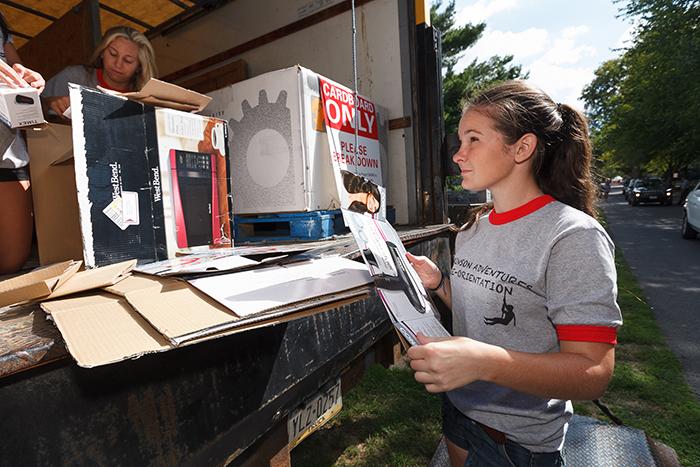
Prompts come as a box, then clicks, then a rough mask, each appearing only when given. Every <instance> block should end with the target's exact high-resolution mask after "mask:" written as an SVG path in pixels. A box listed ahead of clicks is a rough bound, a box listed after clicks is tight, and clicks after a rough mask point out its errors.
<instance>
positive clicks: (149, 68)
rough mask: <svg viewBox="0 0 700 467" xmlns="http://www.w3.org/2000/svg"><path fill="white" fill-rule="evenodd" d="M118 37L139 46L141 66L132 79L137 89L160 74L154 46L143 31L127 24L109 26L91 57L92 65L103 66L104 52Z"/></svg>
mask: <svg viewBox="0 0 700 467" xmlns="http://www.w3.org/2000/svg"><path fill="white" fill-rule="evenodd" d="M118 37H123V38H124V39H128V40H130V41H131V42H133V43H134V44H136V45H137V46H138V47H139V54H138V59H139V67H138V68H137V69H136V74H135V75H134V78H133V79H132V83H131V84H132V85H133V87H134V89H135V90H136V91H138V90H139V89H141V88H142V87H143V86H144V85H145V84H146V83H147V82H148V80H149V79H151V78H156V77H157V76H158V69H157V68H156V57H155V53H154V52H153V46H152V45H151V42H150V41H149V40H148V38H147V37H146V36H144V35H143V33H140V32H139V31H137V30H136V29H133V28H130V27H127V26H115V27H113V28H109V29H108V30H107V31H106V32H105V34H104V36H102V41H100V44H99V45H98V46H97V48H96V49H95V51H94V52H93V53H92V57H91V58H90V66H92V67H94V68H102V67H103V64H102V52H104V51H105V49H106V48H107V47H109V44H111V43H112V41H113V40H114V39H116V38H118Z"/></svg>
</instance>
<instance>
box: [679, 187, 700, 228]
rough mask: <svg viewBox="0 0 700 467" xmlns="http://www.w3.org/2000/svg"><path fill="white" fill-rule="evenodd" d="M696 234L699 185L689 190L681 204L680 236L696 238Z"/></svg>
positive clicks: (698, 226)
mask: <svg viewBox="0 0 700 467" xmlns="http://www.w3.org/2000/svg"><path fill="white" fill-rule="evenodd" d="M698 232H700V183H698V184H697V185H695V188H693V189H692V190H690V193H688V197H687V198H686V199H685V203H683V223H682V224H681V235H682V236H683V238H685V239H688V240H691V239H693V238H696V237H697V236H698Z"/></svg>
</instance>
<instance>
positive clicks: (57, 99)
mask: <svg viewBox="0 0 700 467" xmlns="http://www.w3.org/2000/svg"><path fill="white" fill-rule="evenodd" d="M44 102H46V106H47V107H48V108H49V109H51V110H53V111H54V112H56V115H58V116H59V117H63V116H64V115H63V112H65V111H66V109H67V108H68V107H70V98H69V97H68V96H54V97H45V98H44Z"/></svg>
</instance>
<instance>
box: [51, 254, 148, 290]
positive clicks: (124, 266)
mask: <svg viewBox="0 0 700 467" xmlns="http://www.w3.org/2000/svg"><path fill="white" fill-rule="evenodd" d="M134 266H136V260H135V259H132V260H128V261H124V262H121V263H116V264H110V265H109V266H103V267H101V268H95V269H87V270H85V271H80V272H78V273H76V274H74V275H73V276H71V277H69V278H68V279H67V280H66V281H65V283H63V284H62V285H61V286H58V287H56V288H55V289H54V291H53V292H52V293H51V295H49V296H48V297H46V299H47V300H49V299H54V298H58V297H63V296H66V295H70V294H74V293H78V292H84V291H86V290H92V289H98V288H101V287H108V286H112V285H114V284H117V283H119V282H120V281H122V280H124V279H126V278H127V277H128V276H129V273H130V272H131V270H132V269H134Z"/></svg>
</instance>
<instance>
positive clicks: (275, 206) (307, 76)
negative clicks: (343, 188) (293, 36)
mask: <svg viewBox="0 0 700 467" xmlns="http://www.w3.org/2000/svg"><path fill="white" fill-rule="evenodd" d="M319 76H320V75H318V74H316V73H314V72H313V71H311V70H308V69H306V68H303V67H301V66H298V65H297V66H293V67H290V68H286V69H282V70H277V71H272V72H270V73H265V74H262V75H259V76H256V77H254V78H251V79H248V80H245V81H241V82H238V83H235V84H233V85H231V86H229V87H226V88H223V89H219V90H218V91H213V92H211V93H209V94H208V95H209V96H211V97H212V98H213V100H212V102H211V103H210V104H209V105H208V106H207V108H206V109H205V113H206V114H207V115H211V116H214V117H218V118H222V119H224V120H227V121H228V122H229V129H230V131H231V139H230V150H231V156H230V157H231V173H232V184H233V212H234V213H235V214H258V213H276V212H304V211H316V210H325V209H337V208H339V207H340V201H339V200H338V194H337V191H336V188H335V181H334V179H333V169H332V166H331V158H330V157H331V156H330V150H329V145H328V137H327V135H326V130H325V124H324V117H323V108H322V105H321V97H320V93H319ZM377 108H378V115H377V120H378V126H379V140H380V144H381V152H382V154H381V157H382V165H383V166H384V167H385V168H386V161H387V158H388V153H387V145H386V142H387V141H388V126H387V112H386V111H385V110H383V109H382V108H381V107H379V106H378V107H377ZM385 170H386V169H385ZM384 179H385V180H384V181H385V182H386V177H384ZM383 185H384V186H385V187H386V183H384V184H383Z"/></svg>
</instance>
